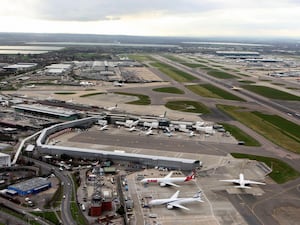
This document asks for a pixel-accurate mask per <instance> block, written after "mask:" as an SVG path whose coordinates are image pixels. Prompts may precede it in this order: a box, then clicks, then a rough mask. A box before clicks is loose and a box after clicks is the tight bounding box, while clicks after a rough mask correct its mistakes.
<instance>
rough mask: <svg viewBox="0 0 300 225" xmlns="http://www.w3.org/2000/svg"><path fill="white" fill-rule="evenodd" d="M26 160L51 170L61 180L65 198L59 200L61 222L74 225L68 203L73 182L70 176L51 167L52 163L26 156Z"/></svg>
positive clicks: (70, 199)
mask: <svg viewBox="0 0 300 225" xmlns="http://www.w3.org/2000/svg"><path fill="white" fill-rule="evenodd" d="M27 159H28V160H30V161H32V162H34V163H35V165H37V166H40V167H41V168H44V169H46V170H49V171H51V170H53V169H54V170H53V173H54V174H55V176H56V177H57V178H58V179H59V180H60V181H61V184H62V185H63V195H65V198H63V199H62V202H61V212H62V213H61V219H62V223H63V224H68V225H76V224H77V223H76V221H74V220H73V217H72V214H71V208H70V203H71V201H72V192H73V189H74V187H73V182H72V180H71V179H70V177H69V176H68V175H67V174H65V173H64V172H60V171H59V169H58V168H57V167H53V165H50V164H47V163H44V162H41V161H39V160H36V159H32V158H27Z"/></svg>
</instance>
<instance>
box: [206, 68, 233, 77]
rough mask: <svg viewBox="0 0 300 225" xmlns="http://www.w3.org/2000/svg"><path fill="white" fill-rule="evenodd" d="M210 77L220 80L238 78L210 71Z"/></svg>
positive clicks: (217, 71) (221, 72) (218, 71)
mask: <svg viewBox="0 0 300 225" xmlns="http://www.w3.org/2000/svg"><path fill="white" fill-rule="evenodd" d="M207 74H208V75H210V76H213V77H216V78H219V79H231V78H237V77H236V76H234V75H232V74H229V73H226V72H223V71H220V70H210V71H208V72H207Z"/></svg>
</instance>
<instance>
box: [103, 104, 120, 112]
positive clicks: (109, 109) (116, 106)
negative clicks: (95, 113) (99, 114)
mask: <svg viewBox="0 0 300 225" xmlns="http://www.w3.org/2000/svg"><path fill="white" fill-rule="evenodd" d="M116 108H118V104H116V105H115V106H111V107H105V108H104V109H106V110H108V111H112V110H115V109H116Z"/></svg>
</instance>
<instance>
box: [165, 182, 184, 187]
mask: <svg viewBox="0 0 300 225" xmlns="http://www.w3.org/2000/svg"><path fill="white" fill-rule="evenodd" d="M163 183H164V184H167V185H170V186H174V187H180V186H179V185H177V184H174V183H172V182H163Z"/></svg>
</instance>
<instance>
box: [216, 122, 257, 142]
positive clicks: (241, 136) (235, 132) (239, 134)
mask: <svg viewBox="0 0 300 225" xmlns="http://www.w3.org/2000/svg"><path fill="white" fill-rule="evenodd" d="M221 124H222V125H223V127H224V129H225V130H226V131H229V132H230V134H231V135H232V136H234V137H235V138H236V139H237V140H238V141H244V142H245V145H246V146H261V145H260V143H259V142H258V141H257V140H255V139H254V138H253V137H251V136H249V135H248V134H246V133H245V132H244V131H242V130H241V129H240V128H238V127H236V126H234V125H231V124H228V123H221Z"/></svg>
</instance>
